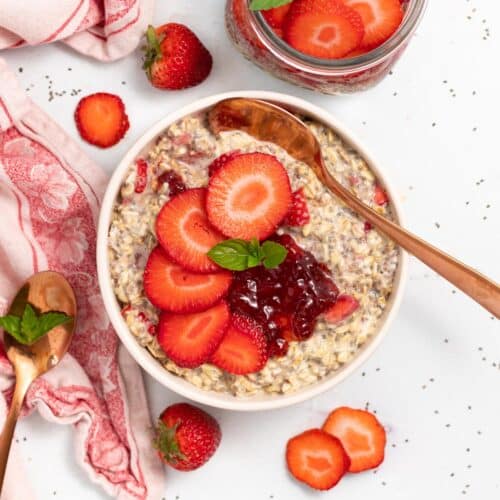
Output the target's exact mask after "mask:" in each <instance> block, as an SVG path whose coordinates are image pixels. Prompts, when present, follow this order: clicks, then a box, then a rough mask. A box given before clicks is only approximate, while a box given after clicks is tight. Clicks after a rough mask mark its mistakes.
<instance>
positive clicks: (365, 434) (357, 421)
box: [323, 406, 386, 472]
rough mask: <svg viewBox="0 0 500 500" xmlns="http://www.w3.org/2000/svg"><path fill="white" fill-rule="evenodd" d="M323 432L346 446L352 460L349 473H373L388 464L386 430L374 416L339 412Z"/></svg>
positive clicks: (334, 412) (336, 412) (348, 411)
mask: <svg viewBox="0 0 500 500" xmlns="http://www.w3.org/2000/svg"><path fill="white" fill-rule="evenodd" d="M323 430H324V431H325V432H328V433H329V434H331V435H332V436H335V437H336V438H338V439H339V440H340V442H341V443H342V446H343V447H344V449H345V451H346V453H347V454H348V455H349V458H350V460H351V465H350V467H349V472H361V471H364V470H368V469H373V468H375V467H378V466H379V465H380V464H381V463H382V462H383V461H384V449H385V443H386V436H385V429H384V428H383V427H382V425H381V424H380V422H379V421H378V420H377V418H376V417H375V416H374V415H372V414H371V413H369V412H367V411H365V410H354V409H352V408H347V407H345V406H344V407H341V408H337V409H336V410H334V411H332V413H330V415H329V416H328V418H327V419H326V421H325V423H324V424H323Z"/></svg>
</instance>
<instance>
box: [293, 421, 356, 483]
mask: <svg viewBox="0 0 500 500" xmlns="http://www.w3.org/2000/svg"><path fill="white" fill-rule="evenodd" d="M286 463H287V465H288V470H289V471H290V473H291V474H292V476H294V477H295V479H297V480H299V481H301V482H303V483H306V484H307V485H308V486H310V487H311V488H314V489H316V490H329V489H331V488H333V487H334V486H335V485H336V484H337V483H338V482H339V481H340V480H341V479H342V477H343V476H344V474H345V473H346V472H347V470H348V469H349V457H348V456H347V454H346V452H345V451H344V448H343V447H342V444H341V443H340V441H339V440H338V439H336V438H334V437H333V436H330V434H328V433H326V432H324V431H322V430H320V429H310V430H308V431H305V432H303V433H302V434H299V435H298V436H295V437H293V438H292V439H290V441H288V444H287V446H286Z"/></svg>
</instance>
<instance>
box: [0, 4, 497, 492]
mask: <svg viewBox="0 0 500 500" xmlns="http://www.w3.org/2000/svg"><path fill="white" fill-rule="evenodd" d="M156 3H157V7H156V12H155V17H154V21H155V23H156V24H161V23H164V22H166V21H178V22H183V23H186V24H188V25H189V26H191V27H192V28H193V29H194V30H195V31H196V32H197V33H198V34H199V35H200V37H201V38H202V40H203V41H204V42H205V43H206V45H207V46H208V47H209V49H210V50H211V52H212V54H213V56H214V61H215V65H214V69H213V73H212V75H211V77H210V78H209V80H208V81H206V82H205V83H204V84H203V85H201V86H199V87H197V88H194V89H191V90H188V91H183V92H178V93H175V92H173V93H168V92H161V91H157V90H154V89H152V88H151V87H150V86H149V84H148V82H147V81H146V79H145V78H144V76H143V75H142V73H141V71H140V63H139V59H140V54H139V53H138V52H137V53H136V54H134V55H132V56H130V57H128V58H127V59H125V60H123V61H120V62H118V63H115V64H99V63H96V62H94V61H90V60H87V59H84V58H82V57H80V56H78V55H76V54H75V53H73V52H72V51H70V50H69V49H66V48H64V47H62V46H54V45H52V46H47V47H42V48H36V49H22V50H18V51H15V52H10V53H8V54H2V57H3V56H5V57H6V59H7V61H8V62H9V64H10V65H11V67H12V68H14V69H16V71H18V69H17V68H22V72H21V69H19V78H20V80H21V81H22V82H23V85H24V86H25V87H26V88H28V89H29V94H30V95H31V96H32V98H33V99H34V100H35V101H36V102H37V103H38V104H39V105H40V106H41V107H42V108H44V109H45V110H46V111H47V112H48V113H49V114H50V115H51V116H53V117H54V118H55V119H56V120H57V121H58V122H59V123H60V124H62V125H63V126H64V127H65V128H66V130H68V131H69V133H70V134H71V135H72V136H74V137H75V138H77V133H76V131H75V127H74V123H73V110H74V108H75V105H76V103H77V101H78V99H79V97H78V96H75V95H73V96H72V95H71V91H72V90H73V89H75V90H78V89H81V91H82V92H81V94H79V95H85V94H88V93H92V92H96V91H102V90H105V91H109V92H114V93H117V94H119V95H121V96H122V98H123V99H124V101H125V102H126V106H127V110H128V114H129V116H130V119H131V129H130V131H129V133H128V134H127V136H126V138H125V139H124V140H123V141H122V142H121V143H120V144H119V145H118V146H116V147H115V148H112V149H111V150H108V151H101V150H97V149H95V148H93V147H91V146H89V145H87V144H84V143H82V147H83V148H84V149H85V151H86V152H87V153H88V154H89V155H90V156H91V157H93V158H94V159H95V160H96V161H97V162H98V163H100V164H101V165H102V166H103V167H104V168H105V169H106V170H107V171H108V172H112V171H113V168H114V166H115V165H116V164H117V162H118V161H119V159H120V158H121V156H122V155H123V154H124V152H125V151H126V150H127V149H128V148H129V147H130V146H131V145H132V144H133V142H134V141H135V140H136V139H137V138H138V136H139V135H140V134H142V132H143V131H144V130H146V129H147V128H148V127H149V126H151V125H152V124H153V123H155V122H156V121H157V120H159V119H160V118H161V117H163V116H164V115H165V114H167V113H168V112H169V111H172V110H174V109H176V108H178V107H180V106H182V105H184V104H186V103H189V102H191V101H193V100H194V99H197V98H198V97H202V96H206V95H209V94H213V93H218V92H222V91H228V90H237V89H263V90H276V91H281V92H287V93H291V94H294V95H297V96H300V97H303V98H305V99H308V100H309V101H311V102H313V103H315V104H317V105H319V106H322V107H324V108H325V109H328V110H329V111H331V112H332V113H334V114H335V115H336V117H337V118H338V119H339V120H341V121H342V122H344V123H345V124H346V125H347V126H348V127H349V128H350V129H351V130H352V131H353V132H354V133H355V134H356V135H357V136H358V137H359V138H360V139H361V140H362V141H363V142H364V144H366V147H367V149H369V150H370V151H371V152H372V153H373V155H374V156H375V157H376V158H378V159H379V161H380V163H381V164H382V165H383V167H384V168H385V169H386V171H387V172H388V173H389V175H390V176H391V177H392V178H393V179H394V184H395V185H396V186H399V192H400V195H401V198H402V200H403V201H404V203H403V208H404V210H405V212H406V219H407V224H408V227H409V228H411V229H412V230H414V231H415V232H417V233H418V234H420V235H421V236H423V237H424V238H426V239H428V240H430V241H431V242H433V243H434V244H436V245H438V246H440V247H442V248H443V249H446V250H448V251H449V252H450V253H452V254H454V255H455V256H457V257H459V258H460V259H463V260H464V261H466V262H468V263H470V264H472V265H475V266H477V267H478V268H479V269H480V270H481V271H483V272H484V273H486V274H489V275H490V276H491V277H493V278H494V279H496V280H497V281H500V265H499V248H500V196H499V193H500V159H499V155H498V147H499V146H498V145H499V138H498V134H499V128H498V112H499V110H500V108H499V98H498V80H499V76H500V75H499V65H498V60H499V59H498V54H499V52H500V39H499V37H498V27H499V26H500V4H499V3H498V2H494V1H492V0H442V1H431V2H430V6H429V9H428V11H427V14H426V17H425V19H424V21H423V23H422V25H421V26H420V28H419V30H418V33H417V35H416V37H415V38H414V40H413V42H412V43H411V44H410V46H409V48H408V51H407V52H406V54H404V56H403V58H402V60H401V61H400V62H399V63H398V65H397V66H396V67H395V69H394V72H393V74H392V75H391V76H388V77H387V78H386V80H385V81H383V82H382V83H381V84H380V85H379V86H378V87H377V88H375V89H373V90H371V91H368V92H366V93H364V94H359V95H352V96H347V97H328V96H323V95H319V94H314V93H313V92H309V91H306V90H302V89H299V88H296V87H293V86H291V85H288V84H286V83H283V82H281V81H278V80H275V79H274V78H272V77H271V76H269V75H267V74H265V73H263V72H261V71H260V70H258V69H257V68H256V67H254V66H253V65H252V64H250V63H249V62H247V61H246V60H244V59H243V58H242V57H240V55H239V54H238V53H236V51H235V50H234V49H233V48H232V46H231V45H230V43H229V41H228V39H227V37H226V34H225V32H224V25H223V7H224V1H223V0H203V1H202V0H182V1H181V0H170V1H168V2H167V1H165V0H157V2H156ZM200 4H203V8H200ZM495 22H496V26H495V24H494V23H495ZM495 28H497V29H495ZM50 90H52V91H53V92H54V98H53V99H52V100H50V99H49V95H50ZM63 91H65V93H64V94H63V95H58V94H61V93H62V92H63ZM78 140H79V139H78ZM147 385H148V391H149V394H150V402H151V407H152V411H153V413H154V414H155V415H156V414H157V413H158V412H159V411H160V410H161V409H162V408H163V407H164V406H165V405H166V404H168V403H171V402H173V401H177V400H178V399H179V398H178V397H177V396H176V395H174V394H172V393H170V392H169V391H167V390H166V389H164V388H163V387H161V386H160V385H159V384H157V383H155V382H154V381H153V380H151V379H150V378H149V377H147ZM368 402H369V405H370V408H372V409H373V410H376V411H377V414H378V415H379V416H380V418H381V420H382V421H383V423H384V424H385V425H386V427H387V429H388V431H389V432H388V448H387V457H386V460H385V463H384V464H383V465H382V466H381V467H380V468H379V470H378V471H376V473H373V472H368V473H364V474H362V475H359V476H357V477H353V476H351V477H347V478H346V479H345V480H343V482H342V483H341V484H340V485H339V486H338V487H337V488H336V489H334V490H332V491H330V492H327V493H324V494H316V493H314V492H312V491H309V490H306V489H304V488H302V487H301V486H299V485H298V484H297V483H295V482H294V481H292V480H291V479H290V478H289V477H288V475H287V473H286V470H285V467H284V463H283V450H284V445H285V443H286V441H287V439H288V438H289V437H291V436H292V435H294V434H295V433H297V432H299V431H302V430H304V429H306V428H308V427H314V426H318V425H319V424H320V423H321V421H322V419H323V417H324V415H325V414H326V413H327V412H328V410H329V409H331V408H332V407H335V406H337V405H351V406H358V407H363V406H365V404H367V403H368ZM210 411H211V412H212V413H213V414H214V415H215V416H216V417H217V418H218V419H219V421H220V423H221V426H222V429H223V440H222V444H221V447H220V449H219V451H218V452H217V454H216V455H215V456H214V458H213V459H212V460H211V461H210V462H209V463H208V464H207V465H206V466H204V467H203V468H201V469H200V470H198V471H196V472H192V473H179V472H175V471H172V470H169V471H168V487H167V489H166V491H165V498H166V499H167V500H174V499H175V500H201V499H203V500H230V499H231V500H233V499H235V498H237V499H238V500H269V499H274V500H303V499H313V498H315V499H317V498H328V499H330V498H331V499H334V498H335V499H336V500H346V499H360V498H370V499H372V500H382V499H383V500H417V499H418V500H421V499H422V498H428V499H446V500H456V499H461V498H469V499H477V500H493V499H498V498H499V497H500V475H499V473H498V460H497V455H498V446H499V444H500V425H499V415H500V328H499V322H498V321H496V320H493V318H492V317H491V316H490V315H489V314H487V313H485V312H484V311H483V310H482V309H481V308H480V307H479V306H477V305H476V304H474V303H473V302H471V301H470V300H469V299H467V298H466V297H465V296H463V295H462V294H461V293H460V292H456V291H455V290H454V289H453V288H452V287H451V286H450V285H448V284H447V283H446V282H445V281H443V280H442V279H440V278H439V277H437V276H435V275H434V273H432V272H430V271H429V270H428V269H426V268H425V267H424V266H423V265H421V264H419V263H417V262H415V261H412V262H411V266H410V281H409V286H408V288H407V291H406V295H405V298H404V300H403V305H402V308H401V311H400V313H399V315H398V317H397V319H396V321H395V322H394V324H393V325H392V327H391V329H390V332H389V334H388V335H387V337H386V339H385V341H384V342H383V344H382V346H381V347H380V348H379V350H378V351H377V352H376V353H375V355H374V356H373V357H372V358H371V359H370V361H369V362H368V363H366V364H365V365H364V366H363V367H362V368H360V369H359V370H358V371H357V372H355V373H354V375H353V376H352V377H351V378H349V379H348V380H346V381H345V382H344V383H342V384H341V385H340V386H339V387H337V388H336V389H334V390H332V391H331V392H329V393H327V394H324V395H322V396H320V397H318V398H316V399H314V400H312V401H309V402H306V403H303V404H300V405H297V406H294V407H291V408H288V409H284V410H279V411H273V412H269V413H259V414H245V415H243V414H239V413H231V412H225V411H217V410H210ZM17 438H18V442H17V443H15V446H19V447H20V448H22V449H23V452H24V455H25V457H26V459H27V460H29V462H30V469H29V471H30V475H31V476H32V478H33V483H34V486H35V487H36V491H37V493H38V499H39V500H49V499H50V500H52V499H61V500H69V499H71V500H98V499H103V498H105V495H104V494H103V493H102V492H101V490H99V489H98V488H97V487H95V486H93V485H91V484H90V483H89V482H88V480H87V478H86V477H85V474H84V473H83V472H82V471H81V470H80V469H79V468H78V467H77V466H76V465H75V463H74V460H73V449H72V444H71V439H72V431H71V429H69V428H67V427H64V426H62V427H58V426H55V425H53V424H49V423H47V422H45V421H44V420H42V419H41V418H40V417H38V416H36V415H33V416H31V417H30V418H28V419H26V420H25V421H23V422H22V423H21V424H20V425H19V427H18V430H17ZM47 464H50V467H47ZM19 500H23V499H19ZM158 500H161V499H158Z"/></svg>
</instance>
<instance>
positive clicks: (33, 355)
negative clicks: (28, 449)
mask: <svg viewBox="0 0 500 500" xmlns="http://www.w3.org/2000/svg"><path fill="white" fill-rule="evenodd" d="M26 301H28V302H29V303H30V304H31V305H33V306H35V307H36V308H37V309H39V310H40V312H42V313H43V312H48V311H58V312H64V313H66V314H67V315H68V316H72V317H73V320H72V321H69V322H68V323H65V324H63V325H60V326H57V327H56V328H53V329H52V330H50V332H48V333H46V334H45V335H44V336H43V337H41V338H40V339H38V340H37V341H36V342H35V343H34V344H32V345H29V346H28V345H24V344H20V343H19V342H17V341H16V340H15V339H14V337H12V336H10V335H9V334H8V333H5V334H4V347H5V352H6V353H7V357H8V358H9V360H10V362H11V363H12V365H13V367H14V372H15V375H16V386H15V389H14V395H13V397H12V403H11V405H10V409H9V413H8V415H7V419H6V420H5V425H4V428H3V431H2V434H0V494H1V491H2V487H3V482H4V478H5V470H6V468H7V461H8V457H9V451H10V445H11V443H12V437H13V435H14V429H15V428H16V424H17V419H18V417H19V413H20V411H21V408H22V405H23V401H24V397H25V395H26V392H27V391H28V389H29V387H30V385H31V383H32V382H33V381H34V380H35V379H36V378H37V377H39V376H40V375H42V374H44V373H45V372H47V371H49V370H50V369H51V368H54V366H56V365H57V364H58V363H59V361H61V359H62V357H63V356H64V355H65V354H66V351H67V350H68V347H69V344H70V342H71V338H72V336H73V332H74V330H75V324H76V321H75V319H74V318H76V299H75V294H74V293H73V289H72V288H71V286H70V284H69V283H68V282H67V281H66V279H65V278H64V277H63V276H62V275H61V274H59V273H54V272H51V271H45V272H41V273H38V274H35V275H33V276H32V277H31V278H30V279H29V280H28V281H27V282H26V283H25V285H24V286H23V287H22V288H21V289H20V290H19V292H18V293H17V295H16V297H15V299H14V301H13V302H12V305H11V306H10V311H9V314H14V315H16V316H22V313H23V311H24V307H25V304H26Z"/></svg>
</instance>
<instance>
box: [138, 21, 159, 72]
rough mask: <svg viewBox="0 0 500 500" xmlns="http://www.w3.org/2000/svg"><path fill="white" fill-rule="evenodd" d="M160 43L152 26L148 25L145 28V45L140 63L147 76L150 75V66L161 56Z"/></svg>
mask: <svg viewBox="0 0 500 500" xmlns="http://www.w3.org/2000/svg"><path fill="white" fill-rule="evenodd" d="M160 43H161V42H160V40H159V38H158V36H157V34H156V30H155V28H154V26H151V25H149V26H148V29H147V30H146V46H145V47H144V50H145V54H144V62H143V65H142V69H144V70H145V71H146V74H147V75H148V78H149V77H151V67H152V66H153V64H154V63H155V62H156V61H158V60H159V59H161V57H162V53H161V46H160Z"/></svg>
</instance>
